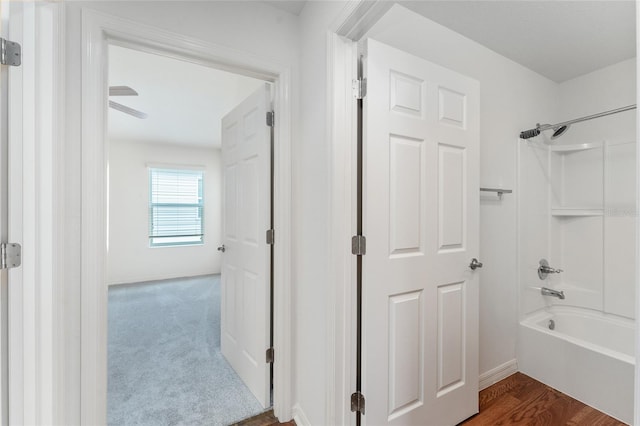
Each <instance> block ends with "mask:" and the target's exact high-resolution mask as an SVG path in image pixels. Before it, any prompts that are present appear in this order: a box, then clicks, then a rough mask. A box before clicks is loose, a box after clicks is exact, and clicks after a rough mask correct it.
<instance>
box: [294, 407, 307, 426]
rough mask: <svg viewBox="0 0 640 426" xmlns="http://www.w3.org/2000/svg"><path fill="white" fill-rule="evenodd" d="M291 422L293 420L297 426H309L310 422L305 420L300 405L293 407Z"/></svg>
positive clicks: (305, 417)
mask: <svg viewBox="0 0 640 426" xmlns="http://www.w3.org/2000/svg"><path fill="white" fill-rule="evenodd" d="M292 411H293V420H295V422H296V425H297V426H311V422H310V421H309V419H308V418H307V416H306V414H304V411H303V410H302V407H300V404H296V405H294V406H293V410H292Z"/></svg>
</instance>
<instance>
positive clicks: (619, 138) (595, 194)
mask: <svg viewBox="0 0 640 426" xmlns="http://www.w3.org/2000/svg"><path fill="white" fill-rule="evenodd" d="M558 90H559V93H560V98H559V110H558V116H557V117H556V118H555V119H554V121H553V122H561V121H566V120H571V119H574V118H578V117H583V116H587V115H592V114H596V113H599V112H602V111H607V110H611V109H615V108H620V107H623V106H626V105H631V104H633V103H635V102H636V101H635V94H636V63H635V58H634V59H631V60H627V61H623V62H620V63H618V64H614V65H611V66H609V67H606V68H603V69H601V70H597V71H594V72H592V73H589V74H586V75H583V76H581V77H578V78H575V79H572V80H569V81H566V82H563V83H561V84H559V86H558ZM550 134H551V131H548V132H545V134H543V135H541V136H538V137H536V138H532V139H530V140H529V141H527V142H520V143H519V145H520V153H521V156H520V168H521V170H520V174H521V180H520V191H521V194H522V197H521V198H522V199H521V201H520V202H521V209H520V212H521V214H520V217H521V221H522V222H523V223H522V226H521V227H520V230H521V235H520V241H521V244H520V251H521V256H520V261H521V264H520V266H521V269H520V271H521V284H522V292H523V293H522V294H523V297H522V307H523V314H527V313H529V312H532V311H534V310H536V309H539V308H541V307H543V306H545V305H551V304H561V305H570V306H578V307H584V308H590V309H595V310H598V311H603V312H606V313H609V314H615V315H620V316H624V317H629V318H633V317H635V306H634V301H635V272H634V271H635V262H636V248H635V221H636V216H637V214H636V205H635V192H636V184H635V182H636V165H635V156H636V111H635V110H632V111H627V112H623V113H619V114H615V115H611V116H607V117H602V118H598V119H595V120H591V121H586V122H583V123H579V124H575V125H573V126H571V127H570V129H569V130H568V131H567V132H566V133H565V134H564V135H563V136H562V137H560V138H558V139H555V140H553V141H550V140H549V137H550ZM576 147H580V148H584V147H588V148H590V149H574V148H576ZM549 151H550V152H549ZM547 155H548V157H547ZM549 212H550V214H549ZM532 224H534V226H531V225H532ZM547 226H548V228H547ZM547 229H548V232H547ZM543 254H544V255H543ZM542 257H547V258H548V259H549V260H550V262H551V263H552V266H554V267H558V268H562V269H563V270H564V272H562V273H561V274H558V275H552V276H550V277H549V278H548V279H547V280H546V281H544V282H543V281H540V280H539V279H538V278H537V274H536V271H535V269H536V267H537V264H536V263H537V261H538V260H539V258H542ZM542 285H544V286H548V287H553V288H556V289H559V290H563V291H564V292H565V296H566V297H565V299H564V300H559V299H555V298H549V297H542V296H541V295H540V291H539V287H540V286H542Z"/></svg>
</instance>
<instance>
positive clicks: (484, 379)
mask: <svg viewBox="0 0 640 426" xmlns="http://www.w3.org/2000/svg"><path fill="white" fill-rule="evenodd" d="M517 371H518V362H517V361H516V360H515V359H512V360H511V361H507V362H505V363H504V364H501V365H499V366H497V367H496V368H492V369H491V370H489V371H487V372H485V373H482V374H481V375H480V390H482V389H486V388H488V387H489V386H491V385H493V384H495V383H498V382H499V381H500V380H502V379H506V378H507V377H509V376H510V375H512V374H514V373H516V372H517Z"/></svg>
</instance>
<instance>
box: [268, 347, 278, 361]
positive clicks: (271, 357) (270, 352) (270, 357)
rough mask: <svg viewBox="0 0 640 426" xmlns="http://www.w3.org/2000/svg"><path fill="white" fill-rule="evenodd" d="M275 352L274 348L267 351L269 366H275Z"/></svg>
mask: <svg viewBox="0 0 640 426" xmlns="http://www.w3.org/2000/svg"><path fill="white" fill-rule="evenodd" d="M275 355H276V354H275V351H274V350H273V348H269V349H267V353H266V358H267V364H273V361H274V359H275Z"/></svg>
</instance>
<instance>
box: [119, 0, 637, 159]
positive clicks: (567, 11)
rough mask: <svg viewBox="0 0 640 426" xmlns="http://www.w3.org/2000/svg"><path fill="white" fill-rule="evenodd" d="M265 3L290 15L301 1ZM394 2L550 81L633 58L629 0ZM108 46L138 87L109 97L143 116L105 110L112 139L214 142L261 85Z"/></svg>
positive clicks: (128, 81) (122, 80) (126, 80)
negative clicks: (230, 117)
mask: <svg viewBox="0 0 640 426" xmlns="http://www.w3.org/2000/svg"><path fill="white" fill-rule="evenodd" d="M312 1H317V0H312ZM266 2H267V3H269V4H271V5H272V6H274V7H277V8H279V9H282V10H286V11H287V12H289V13H293V14H295V15H298V14H299V13H300V11H301V10H302V9H303V8H304V6H305V4H306V3H307V2H306V1H288V0H281V1H278V0H275V1H266ZM399 3H400V4H402V5H403V6H405V7H407V8H409V9H411V10H413V11H415V12H417V13H419V14H421V15H423V16H425V17H427V18H429V19H431V20H433V21H436V22H438V23H440V24H442V25H444V26H446V27H449V28H451V29H452V30H454V31H456V32H458V33H460V34H462V35H464V36H466V37H469V38H471V39H473V40H475V41H477V42H479V43H481V44H483V45H485V46H487V47H488V48H490V49H492V50H494V51H495V52H497V53H499V54H501V55H503V56H506V57H508V58H511V59H512V60H514V61H515V62H518V63H520V64H522V65H524V66H525V67H527V68H530V69H532V70H534V71H536V72H538V73H540V74H542V75H544V76H546V77H548V78H550V79H552V80H555V81H557V82H562V81H565V80H568V79H571V78H573V77H577V76H579V75H583V74H586V73H589V72H591V71H594V70H596V69H600V68H603V67H605V66H607V65H611V64H613V63H616V62H620V61H622V60H625V59H629V58H632V57H634V56H635V3H634V2H633V1H630V0H629V1H605V0H603V1H558V0H545V1H523V0H509V1H483V0H477V1H460V0H450V1H430V0H429V1H424V0H423V1H400V2H399ZM425 42H429V41H428V40H425ZM109 49H110V50H109V55H110V57H109V84H110V85H113V86H116V85H122V86H130V87H132V88H133V89H135V90H137V91H138V93H139V96H137V97H113V98H111V100H114V101H116V102H120V103H122V104H124V105H126V106H129V107H131V108H135V109H138V110H140V111H143V112H146V113H147V114H148V115H149V118H148V119H146V120H140V119H136V118H133V117H131V116H128V115H126V114H124V113H122V112H119V111H115V110H113V109H109V136H110V137H111V138H112V139H125V140H131V141H142V142H154V143H179V144H182V145H191V146H209V147H219V145H220V119H221V118H222V116H224V115H225V114H226V113H227V112H228V111H230V110H231V109H232V108H233V107H234V106H235V105H237V104H238V103H239V102H240V101H241V100H243V99H244V98H246V97H247V96H248V95H249V94H250V93H252V92H253V91H254V90H256V89H257V88H258V87H259V86H260V85H261V84H264V82H262V81H259V80H256V79H252V78H249V77H244V76H239V75H235V74H231V73H228V72H224V71H219V70H215V69H212V68H208V67H203V66H200V65H196V64H192V63H188V62H183V61H178V60H174V59H170V58H166V57H163V56H158V55H153V54H147V53H142V52H139V51H134V50H131V49H126V48H122V47H117V46H111V47H110V48H109Z"/></svg>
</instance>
